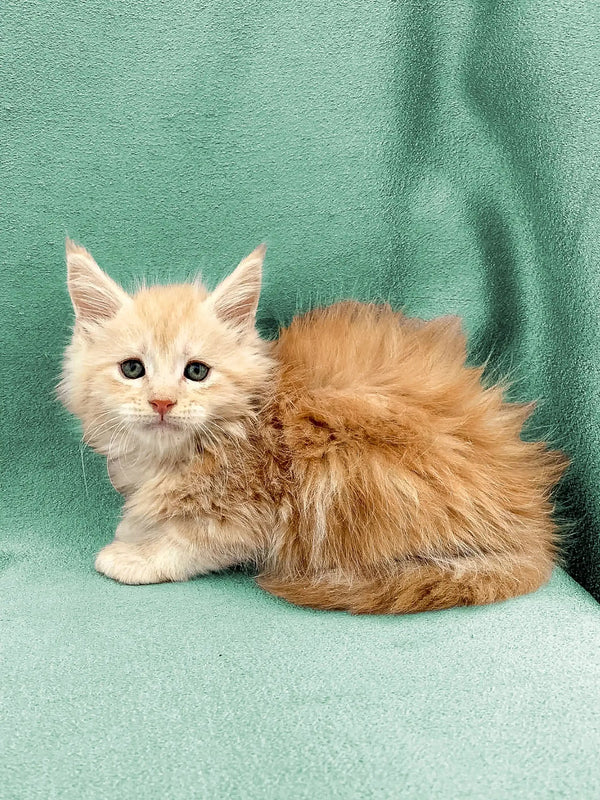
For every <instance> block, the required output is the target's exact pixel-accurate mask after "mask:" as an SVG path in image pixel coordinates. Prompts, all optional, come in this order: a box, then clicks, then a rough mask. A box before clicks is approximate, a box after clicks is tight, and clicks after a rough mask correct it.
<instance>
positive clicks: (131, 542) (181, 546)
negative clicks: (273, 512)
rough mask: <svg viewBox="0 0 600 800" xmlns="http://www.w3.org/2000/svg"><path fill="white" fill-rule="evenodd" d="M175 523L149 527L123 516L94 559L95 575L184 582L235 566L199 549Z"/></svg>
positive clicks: (232, 559) (216, 553)
mask: <svg viewBox="0 0 600 800" xmlns="http://www.w3.org/2000/svg"><path fill="white" fill-rule="evenodd" d="M186 534H187V532H185V533H184V532H183V530H182V527H181V526H179V525H178V524H177V522H176V521H175V520H167V521H165V522H160V523H151V524H149V523H148V522H146V521H143V520H139V519H135V518H132V517H131V516H129V517H128V516H127V515H125V517H124V518H123V520H122V521H121V523H120V524H119V526H118V527H117V531H116V534H115V539H114V541H112V542H111V543H110V544H109V545H107V546H106V547H104V548H103V549H102V550H101V551H100V552H99V553H98V555H97V556H96V563H95V567H96V569H97V570H98V572H101V573H103V574H104V575H107V576H108V577H109V578H113V579H114V580H116V581H119V582H120V583H130V584H141V583H163V582H165V581H185V580H188V579H189V578H192V577H194V576H195V575H202V574H205V573H207V572H215V571H217V570H221V569H225V568H226V567H229V566H232V565H233V564H235V563H238V562H239V561H240V560H241V559H240V558H239V556H238V557H235V556H233V555H232V553H231V552H229V553H227V552H223V551H218V550H217V549H214V550H211V549H210V548H207V547H205V546H204V547H200V546H198V544H197V543H196V542H195V541H194V538H193V537H190V536H189V534H187V535H186Z"/></svg>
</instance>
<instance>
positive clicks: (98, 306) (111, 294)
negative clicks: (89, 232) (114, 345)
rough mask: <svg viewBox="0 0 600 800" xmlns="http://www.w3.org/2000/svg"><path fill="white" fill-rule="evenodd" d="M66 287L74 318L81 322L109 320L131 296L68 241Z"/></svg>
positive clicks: (75, 245) (82, 248) (86, 253)
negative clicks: (73, 310)
mask: <svg viewBox="0 0 600 800" xmlns="http://www.w3.org/2000/svg"><path fill="white" fill-rule="evenodd" d="M65 249H66V253H67V286H68V288H69V294H70V295H71V302H72V303H73V308H74V309H75V315H76V317H77V319H78V320H80V321H82V322H101V321H102V320H106V319H110V317H113V316H114V315H115V314H116V313H117V311H118V310H119V309H120V308H121V307H122V306H123V305H124V304H125V303H126V302H128V301H129V300H130V297H129V295H128V294H127V293H126V292H125V291H124V290H123V289H122V288H121V287H120V286H119V284H118V283H115V281H113V279H112V278H109V276H108V275H107V274H106V273H105V272H103V271H102V270H101V269H100V267H99V266H98V264H96V262H95V261H94V259H93V258H92V256H91V255H90V254H89V253H88V251H87V250H86V249H85V248H84V247H81V245H78V244H77V243H76V242H74V241H72V240H71V239H69V238H67V239H66V242H65Z"/></svg>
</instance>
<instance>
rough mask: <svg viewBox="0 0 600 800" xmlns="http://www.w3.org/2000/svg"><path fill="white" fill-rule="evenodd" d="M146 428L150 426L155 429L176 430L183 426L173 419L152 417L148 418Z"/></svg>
mask: <svg viewBox="0 0 600 800" xmlns="http://www.w3.org/2000/svg"><path fill="white" fill-rule="evenodd" d="M145 427H146V428H150V430H153V431H174V430H176V429H178V428H180V427H181V426H180V425H179V423H178V422H176V421H175V420H173V419H166V418H163V419H151V420H148V422H146V424H145Z"/></svg>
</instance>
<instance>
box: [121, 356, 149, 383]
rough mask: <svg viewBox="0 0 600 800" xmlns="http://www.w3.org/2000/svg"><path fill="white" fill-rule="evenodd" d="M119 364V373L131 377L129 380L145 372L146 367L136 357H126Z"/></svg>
mask: <svg viewBox="0 0 600 800" xmlns="http://www.w3.org/2000/svg"><path fill="white" fill-rule="evenodd" d="M119 366H120V367H121V373H122V374H123V375H124V376H125V377H126V378H131V380H135V379H136V378H141V377H142V376H143V375H145V374H146V368H145V367H144V365H143V364H142V362H141V361H140V360H139V359H138V358H128V359H127V360H126V361H121V363H120V364H119Z"/></svg>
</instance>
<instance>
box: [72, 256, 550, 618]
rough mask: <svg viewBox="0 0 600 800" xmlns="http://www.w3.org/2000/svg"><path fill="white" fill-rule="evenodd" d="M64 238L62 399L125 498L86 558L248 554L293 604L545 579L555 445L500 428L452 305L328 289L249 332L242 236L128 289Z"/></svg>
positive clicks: (490, 597) (515, 413) (209, 562)
mask: <svg viewBox="0 0 600 800" xmlns="http://www.w3.org/2000/svg"><path fill="white" fill-rule="evenodd" d="M68 254H69V259H70V289H71V294H72V297H73V301H74V305H75V308H76V311H77V313H78V323H77V325H76V329H75V334H74V339H73V343H72V344H71V346H70V349H69V350H68V352H67V357H66V361H65V377H64V381H63V390H62V391H63V396H64V398H65V401H66V403H67V405H68V406H69V407H70V408H71V410H73V411H74V412H75V413H77V414H78V415H79V416H80V417H81V418H82V421H83V424H84V432H85V434H86V437H87V440H88V441H89V443H90V444H92V446H94V447H95V448H96V449H98V450H99V451H100V452H103V453H104V454H105V455H107V458H108V463H109V473H110V475H111V479H112V480H113V483H114V485H115V486H116V488H117V489H119V491H121V492H123V494H124V495H125V497H126V502H125V508H124V515H123V520H122V522H121V523H120V525H119V527H118V529H117V535H116V539H115V541H114V542H113V543H112V544H110V545H108V546H107V547H105V548H104V549H103V550H102V551H101V552H100V554H99V555H98V559H97V561H96V566H97V569H98V570H99V571H101V572H103V573H105V574H106V575H109V576H110V577H113V578H115V579H117V580H120V581H123V582H126V583H153V582H158V581H165V580H185V579H187V578H190V577H192V576H194V575H198V574H202V573H205V572H208V571H211V570H217V569H222V568H225V567H227V566H231V565H233V564H238V563H242V562H253V563H254V564H256V566H257V568H258V570H259V571H260V573H261V574H260V576H259V583H260V584H261V585H262V586H263V587H264V588H266V589H267V590H269V591H271V592H273V593H275V594H277V595H280V596H282V597H284V598H286V599H288V600H290V601H292V602H295V603H298V604H301V605H310V606H314V607H317V608H341V609H347V610H351V611H355V612H379V613H385V612H411V611H420V610H426V609H437V608H446V607H449V606H454V605H465V604H477V603H489V602H493V601H496V600H502V599H505V598H507V597H510V596H513V595H517V594H522V593H524V592H528V591H532V590H534V589H536V588H537V587H538V586H540V585H541V584H542V583H544V582H545V581H546V580H547V578H548V576H549V574H550V572H551V570H552V566H553V563H554V560H555V554H556V528H555V525H554V523H553V521H552V518H551V511H552V508H551V503H550V499H549V496H550V493H551V490H552V488H553V486H554V485H555V483H556V481H557V480H558V478H559V477H560V474H561V472H562V470H563V469H564V466H565V460H564V458H563V457H562V455H561V454H559V453H556V452H552V451H549V450H547V449H546V447H545V446H544V445H543V444H541V443H525V442H523V441H521V439H520V437H519V434H520V431H521V427H522V424H523V422H524V420H525V418H526V417H527V415H528V413H529V407H525V406H521V405H517V404H508V403H505V402H504V401H503V398H502V391H501V389H500V388H498V387H492V388H487V389H484V388H483V387H482V385H481V383H480V378H481V372H482V370H480V369H472V368H467V367H466V366H465V340H464V336H463V334H462V333H461V331H460V326H459V324H458V321H457V320H456V319H454V318H444V319H441V320H434V321H433V322H429V323H423V322H421V321H418V320H411V319H408V318H406V317H404V316H402V315H401V314H398V313H395V312H393V311H392V310H391V309H390V308H389V307H387V306H374V305H365V304H360V303H341V304H337V305H335V306H332V307H330V308H327V309H321V310H317V311H313V312H311V313H309V314H307V315H305V316H303V317H300V318H296V319H295V320H294V321H293V323H292V324H291V326H290V327H289V328H288V329H287V330H285V331H283V332H282V333H281V335H280V337H279V340H278V341H277V342H276V343H267V342H263V341H262V340H260V339H259V337H258V335H257V334H256V332H255V329H254V326H253V318H254V312H255V310H256V304H257V302H258V292H259V286H260V263H261V262H262V255H263V254H262V252H258V251H255V253H254V254H253V255H252V256H250V257H249V258H248V259H246V261H245V262H242V265H240V267H239V268H238V270H236V272H235V273H234V274H233V275H232V276H230V278H228V279H227V280H226V281H225V282H224V283H223V284H222V285H221V286H220V287H218V289H217V290H216V291H215V292H214V293H213V294H212V295H208V294H207V292H206V290H204V289H203V288H202V287H198V286H193V285H189V286H176V287H154V288H152V289H148V290H143V291H142V292H140V293H138V295H136V296H135V297H134V298H133V299H131V298H129V297H128V296H126V295H124V293H123V294H122V295H120V294H118V292H121V291H122V290H120V289H119V288H118V287H116V285H114V284H112V282H110V283H106V281H110V279H108V278H107V276H105V275H104V274H103V273H101V271H100V270H99V268H98V267H97V266H96V265H95V264H94V262H93V261H91V257H90V256H89V255H88V254H87V253H86V252H85V251H83V250H82V249H80V248H77V247H75V246H72V245H70V247H69V249H68ZM88 259H89V262H91V265H93V266H90V263H89V262H88V261H87V260H88ZM90 270H91V272H90ZM96 270H97V272H96ZM90 275H91V286H92V294H91V295H90V290H89V288H86V286H89V284H90ZM257 276H258V277H257ZM84 281H85V282H87V283H85V282H84ZM102 281H104V283H102ZM95 285H96V289H98V286H100V295H99V294H98V292H97V291H96V294H95V295H94V294H93V287H94V286H95ZM115 292H117V294H116V295H115ZM107 295H108V297H109V300H108V306H107V307H105V306H104V305H103V302H104V301H105V300H106V297H107ZM99 297H100V298H101V299H100V301H99V300H98V298H99ZM102 298H104V300H102ZM98 304H100V306H101V313H100V314H98ZM141 342H143V344H141ZM144 350H145V352H146V353H148V356H147V357H148V361H149V363H152V361H153V359H154V362H155V369H154V370H153V373H152V374H150V372H149V373H148V375H147V378H148V380H147V382H146V386H145V388H144V386H142V384H141V383H138V382H137V381H135V382H131V383H135V384H137V385H136V386H135V387H130V386H129V385H128V384H127V381H125V382H123V380H124V379H123V378H121V377H118V376H117V375H116V373H115V366H116V365H117V364H118V362H119V361H120V360H122V359H125V358H130V357H132V355H134V354H135V353H140V352H142V351H144ZM179 351H182V352H183V353H184V354H185V353H186V352H187V355H186V356H185V357H184V358H179V357H178V355H177V354H178V353H179ZM190 356H194V357H200V356H201V357H202V358H203V359H204V360H205V361H206V363H211V373H210V381H212V383H211V382H208V381H207V385H206V386H205V387H200V386H199V387H190V386H188V385H187V383H189V382H186V383H185V385H184V384H182V383H181V380H182V379H181V377H180V373H181V364H182V363H184V362H185V358H189V357H190ZM178 358H179V360H178ZM161 359H162V360H161ZM98 362H100V370H98ZM159 362H160V364H159ZM169 364H170V365H171V366H169V367H168V368H167V365H169ZM159 366H160V369H159ZM178 369H179V377H178V373H177V370H178ZM98 372H100V375H98ZM169 375H170V376H171V377H169ZM134 389H135V392H136V394H131V393H130V390H131V391H133V390H134ZM125 392H127V393H128V394H127V396H126V397H124V396H123V395H124V393H125ZM156 392H158V393H159V394H160V395H161V396H162V394H164V393H165V392H168V393H169V397H171V396H172V397H176V399H177V406H175V408H174V409H173V411H172V413H173V415H174V416H173V419H174V422H173V428H172V429H169V428H168V427H167V426H165V425H162V424H158V423H156V424H154V422H155V421H154V418H153V417H152V412H151V411H150V412H149V411H148V409H147V405H148V403H149V402H150V403H151V402H152V399H151V397H152V396H153V395H154V396H155V395H156ZM192 392H193V394H192ZM140 393H141V394H140ZM178 393H179V394H178ZM117 405H118V406H119V407H120V408H121V409H126V411H122V412H121V415H120V417H119V418H118V419H117V420H114V419H113V417H112V416H111V413H110V412H111V408H113V407H114V406H117ZM177 408H179V411H178V410H177ZM131 409H133V411H132V410H131ZM199 409H201V411H200V410H199ZM134 412H135V414H134ZM132 414H133V416H132ZM127 415H129V416H127ZM135 415H137V416H135ZM175 415H179V416H175ZM146 418H149V421H147V419H146ZM123 419H124V420H125V421H123ZM167 419H170V417H168V418H167ZM110 420H112V422H111V421H110ZM140 420H141V421H140ZM177 420H179V421H177ZM186 420H187V421H186ZM176 423H177V424H176ZM119 426H120V427H119ZM138 428H139V430H138Z"/></svg>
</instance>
